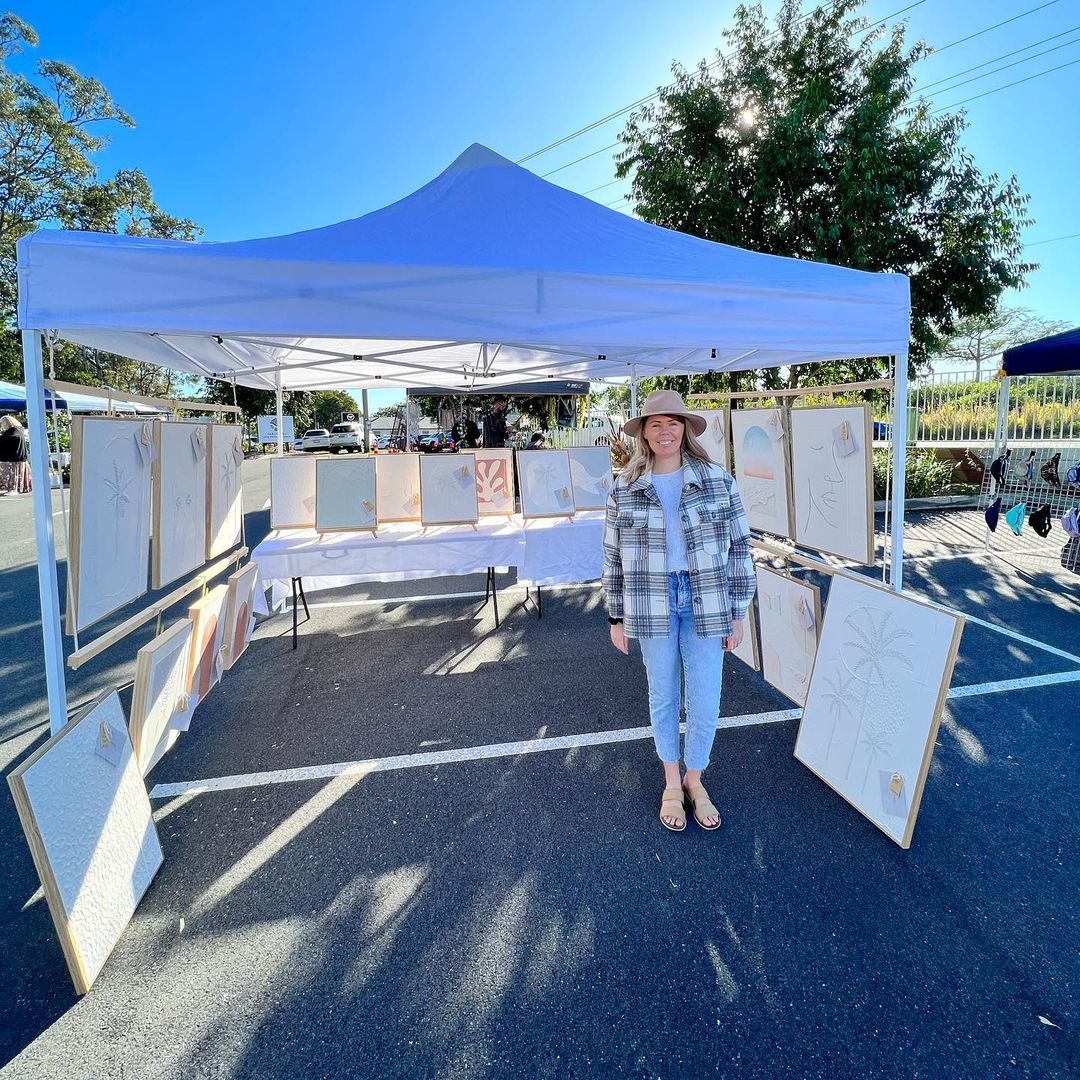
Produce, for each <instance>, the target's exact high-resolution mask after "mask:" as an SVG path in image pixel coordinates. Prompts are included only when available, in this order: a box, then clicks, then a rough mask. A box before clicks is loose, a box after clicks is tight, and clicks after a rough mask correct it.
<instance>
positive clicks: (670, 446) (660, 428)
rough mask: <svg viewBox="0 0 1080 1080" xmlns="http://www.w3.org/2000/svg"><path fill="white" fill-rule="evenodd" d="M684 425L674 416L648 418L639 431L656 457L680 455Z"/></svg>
mask: <svg viewBox="0 0 1080 1080" xmlns="http://www.w3.org/2000/svg"><path fill="white" fill-rule="evenodd" d="M685 428H686V425H685V424H684V423H683V422H682V421H681V420H680V419H678V417H675V416H650V417H649V418H648V419H647V420H646V421H645V423H644V425H643V426H642V429H641V434H642V437H643V438H644V439H645V442H646V443H648V444H649V449H650V450H652V452H653V453H654V454H655V455H656V456H657V457H661V458H664V457H672V456H674V455H675V454H681V453H682V444H683V431H684V430H685Z"/></svg>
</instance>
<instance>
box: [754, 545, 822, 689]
mask: <svg viewBox="0 0 1080 1080" xmlns="http://www.w3.org/2000/svg"><path fill="white" fill-rule="evenodd" d="M757 602H758V610H759V618H760V622H761V665H762V674H763V675H764V676H765V681H766V682H767V683H768V684H769V685H770V686H775V687H776V689H777V690H779V691H780V693H781V694H783V695H784V696H785V697H789V698H791V700H792V701H794V702H796V703H798V704H799V705H802V704H804V703H805V702H806V692H807V690H808V689H809V687H810V672H811V671H812V670H813V668H814V657H815V656H816V655H817V642H818V633H819V631H820V629H821V590H820V589H818V587H817V586H816V585H810V584H808V583H807V582H805V581H796V580H795V579H794V578H792V577H788V576H787V575H786V574H780V573H777V572H776V571H775V570H770V569H769V568H768V567H765V566H759V567H758V568H757Z"/></svg>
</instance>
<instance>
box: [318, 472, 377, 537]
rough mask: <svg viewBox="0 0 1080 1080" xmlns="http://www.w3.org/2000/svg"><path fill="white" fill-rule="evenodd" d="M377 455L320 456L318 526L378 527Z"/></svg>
mask: <svg viewBox="0 0 1080 1080" xmlns="http://www.w3.org/2000/svg"><path fill="white" fill-rule="evenodd" d="M376 503H377V494H376V486H375V458H373V457H355V458H354V457H351V456H350V457H345V458H330V457H328V458H320V459H319V460H318V461H317V462H316V465H315V528H316V529H317V530H318V531H319V532H340V531H345V530H355V529H371V530H374V529H376V528H377V527H378V520H377V519H376V516H375V507H376Z"/></svg>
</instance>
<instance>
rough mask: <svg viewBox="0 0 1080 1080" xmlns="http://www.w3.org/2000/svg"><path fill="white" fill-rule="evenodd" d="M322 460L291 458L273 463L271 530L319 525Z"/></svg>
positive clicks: (300, 456)
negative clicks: (317, 503) (317, 475)
mask: <svg viewBox="0 0 1080 1080" xmlns="http://www.w3.org/2000/svg"><path fill="white" fill-rule="evenodd" d="M318 460H319V459H318V458H315V457H312V456H310V455H308V454H291V455H290V456H289V457H280V458H278V457H276V458H271V460H270V528H271V529H310V528H313V527H314V525H315V468H316V463H317V462H318Z"/></svg>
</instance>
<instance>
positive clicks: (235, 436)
mask: <svg viewBox="0 0 1080 1080" xmlns="http://www.w3.org/2000/svg"><path fill="white" fill-rule="evenodd" d="M207 436H208V438H207V444H206V491H207V514H206V558H207V559H216V558H217V557H218V556H219V555H224V554H225V552H226V551H231V550H232V549H233V548H234V547H236V545H237V544H239V543H240V541H241V538H242V537H243V526H244V494H243V488H242V486H241V475H240V466H241V465H242V464H243V463H244V444H243V440H242V438H241V436H242V429H241V428H240V425H239V424H210V425H209V426H208V428H207Z"/></svg>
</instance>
